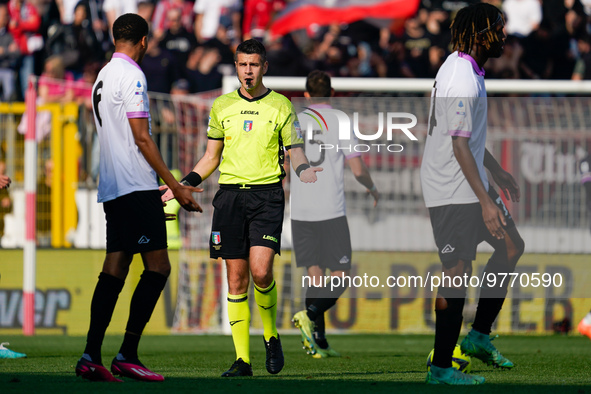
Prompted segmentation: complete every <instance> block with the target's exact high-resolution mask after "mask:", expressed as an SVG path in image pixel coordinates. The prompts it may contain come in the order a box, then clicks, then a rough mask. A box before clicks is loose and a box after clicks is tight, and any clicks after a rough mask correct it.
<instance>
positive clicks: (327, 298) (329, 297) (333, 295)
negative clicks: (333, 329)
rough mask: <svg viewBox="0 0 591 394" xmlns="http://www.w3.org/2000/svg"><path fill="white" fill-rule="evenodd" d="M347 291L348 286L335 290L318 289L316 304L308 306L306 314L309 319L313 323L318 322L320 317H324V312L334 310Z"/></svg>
mask: <svg viewBox="0 0 591 394" xmlns="http://www.w3.org/2000/svg"><path fill="white" fill-rule="evenodd" d="M345 290H347V286H344V285H341V286H335V287H334V288H320V289H318V292H319V294H318V297H316V299H315V300H314V302H313V303H312V304H311V305H310V306H308V308H307V310H306V312H307V314H308V317H309V318H310V320H312V321H316V318H317V317H318V316H320V315H324V312H326V311H327V310H329V309H330V308H332V307H333V306H334V305H335V304H336V303H337V300H338V299H339V297H340V296H341V295H342V294H343V293H344V292H345Z"/></svg>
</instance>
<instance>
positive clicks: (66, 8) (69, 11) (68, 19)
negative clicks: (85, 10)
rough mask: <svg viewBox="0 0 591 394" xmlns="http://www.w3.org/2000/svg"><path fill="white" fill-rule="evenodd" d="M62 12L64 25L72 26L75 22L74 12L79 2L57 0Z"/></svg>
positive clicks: (76, 0)
mask: <svg viewBox="0 0 591 394" xmlns="http://www.w3.org/2000/svg"><path fill="white" fill-rule="evenodd" d="M55 2H56V4H57V8H58V9H59V12H60V20H61V22H62V24H64V25H70V24H72V22H73V21H74V10H75V9H76V5H77V4H78V2H79V0H55Z"/></svg>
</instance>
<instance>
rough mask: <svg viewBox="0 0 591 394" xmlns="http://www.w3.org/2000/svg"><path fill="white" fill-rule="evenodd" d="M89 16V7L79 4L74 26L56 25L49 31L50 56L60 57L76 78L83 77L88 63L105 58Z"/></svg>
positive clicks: (47, 45) (48, 45) (47, 46)
mask: <svg viewBox="0 0 591 394" xmlns="http://www.w3.org/2000/svg"><path fill="white" fill-rule="evenodd" d="M88 14H89V10H88V8H87V5H86V4H85V3H84V2H79V3H78V4H77V5H76V8H75V11H74V21H73V22H72V24H70V25H54V26H52V27H51V28H50V29H49V31H48V37H47V44H46V48H47V53H48V55H49V56H52V55H60V56H61V57H62V59H63V61H64V66H65V67H66V69H68V70H69V71H72V72H73V73H74V75H75V77H76V78H79V77H81V76H82V72H83V70H84V65H85V63H86V62H88V61H98V60H102V59H103V58H104V57H103V54H102V49H101V47H100V44H99V42H98V39H97V37H96V35H95V33H94V30H93V29H92V23H91V21H90V19H89V17H88Z"/></svg>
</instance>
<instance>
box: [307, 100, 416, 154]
mask: <svg viewBox="0 0 591 394" xmlns="http://www.w3.org/2000/svg"><path fill="white" fill-rule="evenodd" d="M302 113H303V114H304V115H306V117H300V122H302V125H303V129H304V130H305V133H306V140H315V139H316V136H315V135H314V134H315V132H314V126H315V125H314V123H316V124H317V125H318V126H320V129H321V130H322V132H328V131H329V130H328V128H329V127H328V122H327V119H333V120H335V119H336V121H337V122H336V123H332V122H331V124H336V125H337V127H338V130H337V131H336V132H338V138H339V140H340V141H341V142H343V144H339V145H338V146H335V145H334V144H324V143H319V144H318V145H319V150H320V151H323V150H337V151H339V150H342V151H345V152H369V151H370V150H372V149H376V150H377V151H378V152H380V151H382V150H387V151H388V152H393V153H396V152H402V151H403V150H404V146H402V145H400V144H390V143H387V144H386V143H356V144H353V143H351V144H349V145H347V144H346V142H347V141H354V140H355V138H354V137H353V136H355V137H357V140H359V142H364V141H377V140H379V139H381V138H382V136H383V134H384V128H385V132H386V139H387V141H388V142H391V141H392V140H393V135H394V133H395V132H402V133H403V134H404V135H405V136H406V137H407V138H408V139H409V140H411V141H418V139H417V137H415V136H414V134H413V133H412V132H411V131H410V129H411V128H413V127H415V126H416V125H417V117H416V116H415V115H413V114H411V113H407V112H386V113H384V112H378V113H377V115H375V116H376V119H375V120H377V131H376V132H375V133H373V134H364V133H361V131H360V127H359V123H360V120H359V118H360V116H359V113H358V112H353V122H352V123H351V119H350V117H349V115H348V114H346V113H345V112H343V111H341V110H338V109H334V108H310V107H305V110H304V112H302ZM373 120H374V119H370V120H369V122H373ZM401 121H402V122H401ZM364 123H367V121H365V122H364ZM384 124H385V127H384ZM351 126H352V127H351ZM316 129H318V128H317V127H316ZM351 131H353V133H354V134H353V133H352V132H351ZM330 132H333V130H330ZM316 133H317V131H316Z"/></svg>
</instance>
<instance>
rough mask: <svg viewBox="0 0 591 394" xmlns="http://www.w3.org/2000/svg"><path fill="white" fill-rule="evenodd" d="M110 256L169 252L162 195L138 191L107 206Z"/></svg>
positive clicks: (104, 206) (105, 206)
mask: <svg viewBox="0 0 591 394" xmlns="http://www.w3.org/2000/svg"><path fill="white" fill-rule="evenodd" d="M103 209H104V211H105V216H106V219H107V253H112V252H125V253H128V254H136V253H143V252H150V251H153V250H160V249H166V248H167V243H166V221H165V219H164V209H163V207H162V200H161V199H160V192H159V191H158V190H147V191H137V192H133V193H130V194H126V195H124V196H121V197H117V198H116V199H114V200H111V201H107V202H105V203H103Z"/></svg>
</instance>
